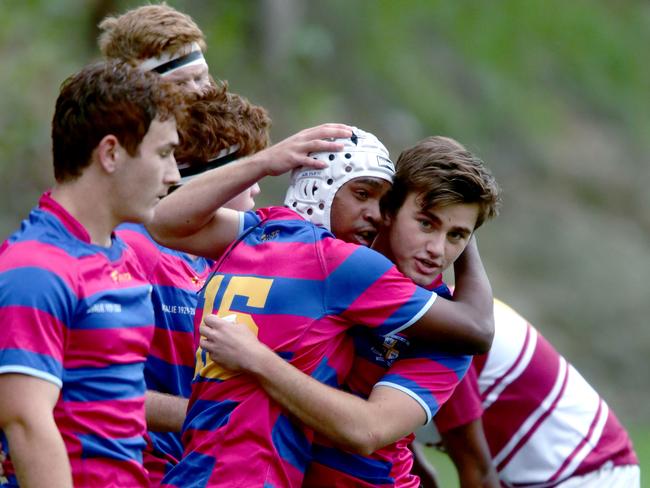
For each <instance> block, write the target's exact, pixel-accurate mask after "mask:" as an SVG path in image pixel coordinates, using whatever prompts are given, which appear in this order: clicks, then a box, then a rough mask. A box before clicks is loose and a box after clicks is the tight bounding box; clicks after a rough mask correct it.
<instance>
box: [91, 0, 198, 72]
mask: <svg viewBox="0 0 650 488" xmlns="http://www.w3.org/2000/svg"><path fill="white" fill-rule="evenodd" d="M99 30H100V31H101V33H100V35H99V40H98V43H99V49H100V51H101V52H102V54H103V56H104V57H105V58H107V59H119V60H122V61H124V62H128V63H129V64H131V65H135V64H138V63H139V62H140V61H142V60H143V59H147V58H150V57H154V56H160V55H161V54H162V53H169V54H175V53H176V52H177V51H178V50H179V49H180V48H182V47H184V46H186V45H187V44H191V43H193V42H196V43H198V44H199V46H200V47H201V50H202V51H203V52H205V50H206V49H207V46H206V43H205V36H204V35H203V32H202V31H201V29H200V28H199V26H198V25H196V22H194V20H192V17H190V16H189V15H187V14H184V13H182V12H179V11H178V10H176V9H174V8H173V7H170V6H169V5H167V4H166V3H164V2H163V3H160V4H156V5H144V6H142V7H137V8H134V9H131V10H128V11H126V12H125V13H123V14H122V15H117V16H107V17H106V18H104V20H102V21H101V22H100V23H99Z"/></svg>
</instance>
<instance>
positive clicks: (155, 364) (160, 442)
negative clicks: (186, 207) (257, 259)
mask: <svg viewBox="0 0 650 488" xmlns="http://www.w3.org/2000/svg"><path fill="white" fill-rule="evenodd" d="M116 233H117V235H118V236H119V237H121V238H122V239H123V240H124V241H125V242H126V243H127V244H128V245H129V246H130V247H131V248H132V249H133V250H134V251H135V253H136V255H137V256H138V259H139V260H140V264H142V266H143V268H144V270H145V272H146V274H147V277H148V279H149V281H150V282H151V284H152V285H153V289H152V293H151V300H152V302H153V307H154V317H155V329H154V333H153V341H152V343H151V350H150V351H149V356H148V357H147V362H146V363H145V367H144V378H145V381H146V384H147V388H148V389H150V390H155V391H158V392H161V393H167V394H170V395H174V396H181V397H184V398H189V396H190V392H191V388H192V378H193V377H194V362H195V360H194V351H195V347H194V332H195V331H194V314H195V311H196V302H197V299H198V292H199V290H200V289H201V287H202V286H203V284H204V283H205V280H206V278H207V277H208V274H209V272H210V268H211V267H212V265H213V264H214V263H213V261H212V260H210V259H206V258H203V257H198V256H197V257H194V256H190V255H189V254H187V253H184V252H182V251H177V250H175V249H169V248H166V247H163V246H161V245H160V244H158V243H157V242H155V241H154V240H153V238H152V237H151V235H150V234H149V233H148V232H147V230H146V229H145V227H144V226H143V225H141V224H122V225H120V226H119V227H118V229H117V232H116ZM148 434H149V435H148V439H147V441H148V442H147V448H146V449H145V451H144V465H145V467H146V468H147V471H148V472H149V479H150V481H151V482H152V483H153V484H155V485H158V484H159V483H160V481H161V480H162V477H163V476H164V474H165V471H166V470H167V469H169V467H168V466H167V465H168V463H169V464H171V465H172V466H173V465H174V464H176V463H177V462H178V461H179V460H180V458H181V456H182V454H183V445H182V443H181V435H180V433H176V432H154V431H149V432H148Z"/></svg>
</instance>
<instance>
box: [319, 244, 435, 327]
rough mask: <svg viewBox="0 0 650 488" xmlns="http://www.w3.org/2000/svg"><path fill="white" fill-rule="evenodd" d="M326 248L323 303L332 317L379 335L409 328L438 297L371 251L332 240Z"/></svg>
mask: <svg viewBox="0 0 650 488" xmlns="http://www.w3.org/2000/svg"><path fill="white" fill-rule="evenodd" d="M331 241H334V242H332V243H331V244H332V245H331V246H329V247H328V248H326V249H325V250H324V251H325V253H326V255H325V257H326V260H325V262H326V266H327V267H328V268H329V269H328V272H329V275H328V277H327V280H326V304H327V308H328V310H329V312H330V313H331V314H333V315H341V316H342V317H343V318H345V319H347V320H348V321H350V322H351V323H353V324H359V325H364V326H366V327H370V328H373V329H376V331H377V332H378V333H379V334H381V335H389V334H394V333H397V332H399V331H402V330H404V329H406V328H407V327H410V326H411V325H412V324H414V323H415V322H417V320H418V319H419V318H420V317H422V315H424V313H426V311H427V310H428V309H429V308H430V307H431V305H432V304H433V302H434V301H435V299H436V297H437V295H436V293H435V292H433V291H429V290H425V289H424V288H421V287H419V286H417V285H415V284H414V283H413V282H412V281H411V280H410V279H408V278H407V277H405V276H404V275H403V274H402V273H400V272H399V271H398V269H397V268H396V267H395V265H394V264H393V263H391V262H390V261H389V260H388V259H387V258H386V257H384V256H383V255H381V254H379V253H378V252H376V251H373V250H372V249H368V248H366V247H363V246H356V245H354V244H347V243H343V242H342V241H337V240H335V239H332V240H331Z"/></svg>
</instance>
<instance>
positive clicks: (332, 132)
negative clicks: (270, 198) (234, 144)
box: [250, 124, 352, 176]
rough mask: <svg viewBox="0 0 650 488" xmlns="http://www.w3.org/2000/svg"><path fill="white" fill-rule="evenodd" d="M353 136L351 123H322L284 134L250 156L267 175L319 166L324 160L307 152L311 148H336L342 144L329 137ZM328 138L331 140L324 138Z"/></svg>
mask: <svg viewBox="0 0 650 488" xmlns="http://www.w3.org/2000/svg"><path fill="white" fill-rule="evenodd" d="M347 137H352V127H350V126H348V125H345V124H322V125H318V126H316V127H310V128H309V129H304V130H301V131H300V132H298V133H296V134H294V135H292V136H290V137H287V138H286V139H284V140H282V141H280V142H278V143H277V144H274V145H273V146H271V147H269V148H267V149H264V150H263V151H260V152H258V153H256V154H254V155H252V156H250V158H251V159H254V160H255V161H256V162H258V163H259V164H260V165H262V166H263V168H264V171H265V173H266V174H267V175H269V176H277V175H281V174H284V173H286V172H287V171H291V170H293V169H295V168H298V167H300V166H306V167H308V168H314V169H322V168H325V167H327V163H325V162H322V161H318V160H317V159H314V158H312V157H310V156H309V154H310V153H314V152H327V151H331V152H339V151H341V150H343V144H342V143H340V142H335V141H332V140H331V139H343V138H347ZM327 139H330V140H327Z"/></svg>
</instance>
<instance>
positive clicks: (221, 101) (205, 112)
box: [174, 82, 271, 165]
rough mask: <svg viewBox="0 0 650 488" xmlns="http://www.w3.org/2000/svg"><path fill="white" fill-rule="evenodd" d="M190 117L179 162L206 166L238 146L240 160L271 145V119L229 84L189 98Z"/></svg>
mask: <svg viewBox="0 0 650 488" xmlns="http://www.w3.org/2000/svg"><path fill="white" fill-rule="evenodd" d="M187 105H188V109H187V112H188V117H186V118H185V119H184V121H183V123H182V124H181V125H180V126H179V130H178V134H179V139H180V144H179V146H178V147H177V148H176V150H175V151H174V154H175V156H176V160H177V161H179V162H182V163H186V164H191V165H195V164H205V163H206V162H208V161H209V160H210V159H212V158H213V157H214V156H216V155H217V154H218V153H219V152H220V151H221V150H223V149H226V148H229V147H232V146H234V145H235V144H237V145H238V146H239V149H238V150H237V155H238V156H239V157H242V156H247V155H249V154H253V153H255V152H257V151H260V150H262V149H264V148H266V147H267V146H268V145H269V142H270V139H269V129H270V127H271V118H270V117H269V114H268V112H267V111H266V109H264V108H263V107H260V106H258V105H253V104H252V103H250V102H249V101H248V100H247V99H246V98H244V97H242V96H240V95H237V94H236V93H231V92H228V84H227V83H226V82H224V83H222V84H221V85H219V86H217V85H213V86H212V87H211V88H209V89H208V90H207V91H206V92H204V93H201V94H191V95H188V104H187Z"/></svg>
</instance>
